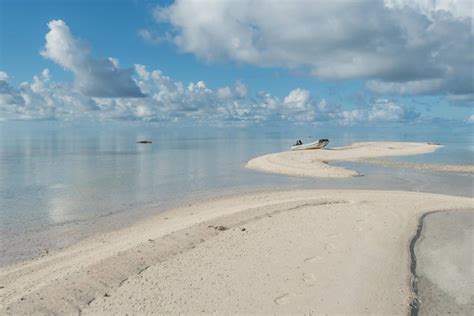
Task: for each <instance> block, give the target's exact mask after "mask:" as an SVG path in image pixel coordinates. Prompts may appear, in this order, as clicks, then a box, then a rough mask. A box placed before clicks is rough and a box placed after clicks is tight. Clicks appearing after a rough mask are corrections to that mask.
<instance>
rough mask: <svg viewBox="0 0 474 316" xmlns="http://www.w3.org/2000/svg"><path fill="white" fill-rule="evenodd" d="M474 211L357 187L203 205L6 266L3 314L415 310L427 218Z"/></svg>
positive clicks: (0, 289)
mask: <svg viewBox="0 0 474 316" xmlns="http://www.w3.org/2000/svg"><path fill="white" fill-rule="evenodd" d="M472 205H473V200H472V199H471V198H463V197H453V196H445V195H436V194H426V193H411V192H390V191H356V190H298V191H272V192H266V193H255V194H247V195H243V196H234V197H226V198H220V199H212V200H208V201H203V202H200V203H198V204H196V205H189V206H186V207H182V208H177V209H174V210H170V211H168V212H166V213H163V214H160V215H158V216H156V217H153V218H150V219H148V220H146V221H144V222H141V223H139V224H136V225H133V226H131V227H128V228H126V229H122V230H118V231H115V232H112V233H108V234H103V235H100V236H96V237H93V238H90V239H88V240H85V241H82V242H80V243H78V244H76V245H74V246H71V247H69V248H67V249H64V250H62V251H57V252H52V253H49V254H48V255H46V256H45V257H42V258H38V259H35V260H32V261H28V262H25V263H22V264H17V265H14V266H10V267H7V268H3V269H1V270H0V313H1V314H23V313H26V314H31V313H33V312H36V313H38V312H39V313H72V314H95V315H97V314H125V313H131V314H143V313H145V314H151V313H172V314H177V313H187V314H196V313H218V314H222V313H224V314H228V313H232V314H233V313H316V312H317V313H321V314H324V313H327V314H369V313H372V314H391V315H406V314H407V313H408V312H409V310H410V303H411V302H412V300H413V292H412V289H411V276H412V275H411V271H410V262H411V256H410V251H409V245H410V241H411V240H412V238H413V236H414V233H415V231H416V229H417V226H418V222H419V218H420V216H421V215H422V214H424V213H426V212H432V211H440V210H447V209H457V210H472ZM469 212H471V211H469Z"/></svg>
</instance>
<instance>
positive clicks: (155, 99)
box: [0, 65, 419, 126]
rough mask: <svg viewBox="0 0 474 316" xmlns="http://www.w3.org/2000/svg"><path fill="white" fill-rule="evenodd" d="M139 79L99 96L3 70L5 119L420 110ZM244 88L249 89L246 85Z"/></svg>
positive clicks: (391, 115)
mask: <svg viewBox="0 0 474 316" xmlns="http://www.w3.org/2000/svg"><path fill="white" fill-rule="evenodd" d="M134 76H135V80H136V82H137V85H138V86H139V87H140V89H141V90H142V91H144V92H145V93H146V94H147V96H146V97H144V98H96V97H89V96H86V95H84V94H82V93H80V92H78V91H76V90H75V89H71V87H70V86H69V85H68V84H67V83H58V82H55V81H54V80H53V78H51V75H50V73H49V71H48V70H47V69H45V70H44V71H42V73H41V74H40V75H37V76H34V77H33V79H32V80H31V81H30V82H23V83H21V84H20V85H19V86H18V87H14V86H12V85H11V84H10V83H9V81H8V75H7V74H6V73H5V72H0V120H75V119H89V120H131V121H145V122H164V123H166V124H169V123H171V122H183V123H187V124H193V125H196V124H197V125H214V126H216V125H217V126H222V125H226V126H228V125H233V126H247V125H254V124H267V123H269V124H273V123H275V122H276V123H278V122H283V123H286V124H301V123H306V124H308V123H309V124H313V123H318V122H334V123H342V124H363V123H374V122H381V121H382V122H396V121H409V120H415V119H417V118H418V117H419V113H417V112H414V111H413V110H409V109H406V108H405V107H403V106H401V105H397V104H395V103H393V102H390V101H387V100H379V101H377V102H376V103H375V104H374V105H371V106H367V107H365V108H361V109H358V110H354V111H343V109H342V108H341V106H339V105H336V104H331V103H329V102H327V101H326V100H324V99H320V100H317V99H316V97H315V96H312V95H311V93H310V92H309V91H308V90H305V89H301V88H296V89H294V90H292V91H289V92H288V94H287V95H286V96H285V97H283V98H281V99H280V98H278V97H276V96H273V95H271V94H270V93H268V92H264V91H259V92H257V93H256V94H254V95H252V94H250V93H249V91H248V89H247V87H246V86H245V85H244V84H243V83H242V82H240V81H238V82H236V83H235V85H233V86H225V87H220V88H216V89H212V88H210V87H208V86H207V84H206V83H205V82H204V81H198V82H191V83H188V84H184V83H182V82H181V81H176V80H173V79H172V78H170V77H168V76H166V75H164V74H163V73H162V72H161V71H160V70H148V69H147V68H146V67H145V66H144V65H135V73H134ZM244 87H245V88H244Z"/></svg>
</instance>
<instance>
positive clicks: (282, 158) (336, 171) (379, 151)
mask: <svg viewBox="0 0 474 316" xmlns="http://www.w3.org/2000/svg"><path fill="white" fill-rule="evenodd" d="M440 147H442V145H437V144H430V143H409V142H364V143H354V144H352V145H351V146H347V147H338V148H330V149H322V150H299V151H285V152H279V153H274V154H268V155H264V156H260V157H256V158H253V159H251V160H250V161H249V162H247V164H246V167H247V168H250V169H255V170H259V171H265V172H271V173H280V174H287V175H292V176H302V177H322V178H349V177H354V176H358V175H360V174H359V173H358V172H357V171H355V170H350V169H347V168H342V167H336V166H331V165H329V164H328V163H329V162H331V161H360V160H364V159H374V158H381V157H393V156H410V155H419V154H426V153H431V152H434V151H435V150H437V149H438V148H440Z"/></svg>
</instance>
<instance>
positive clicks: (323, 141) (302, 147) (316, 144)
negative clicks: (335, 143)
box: [291, 138, 329, 150]
mask: <svg viewBox="0 0 474 316" xmlns="http://www.w3.org/2000/svg"><path fill="white" fill-rule="evenodd" d="M328 144H329V139H326V138H323V139H320V140H318V141H317V142H312V143H308V144H303V143H302V142H301V140H298V141H297V142H296V144H294V145H293V146H291V150H305V149H321V148H324V147H326V146H327V145H328Z"/></svg>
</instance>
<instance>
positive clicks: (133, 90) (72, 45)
mask: <svg viewBox="0 0 474 316" xmlns="http://www.w3.org/2000/svg"><path fill="white" fill-rule="evenodd" d="M48 27H49V29H50V30H49V32H48V33H47V34H46V44H45V46H44V49H43V50H42V51H41V55H42V56H43V57H45V58H48V59H51V60H52V61H54V62H55V63H57V64H59V65H61V66H63V67H64V68H65V69H67V70H69V71H72V72H73V73H74V76H75V84H76V87H77V88H78V90H79V91H81V92H82V93H83V94H85V95H87V96H91V97H143V96H144V94H143V93H142V92H141V91H140V89H139V88H138V86H137V85H136V83H135V81H134V80H133V78H132V74H133V69H119V68H118V60H117V59H114V58H109V59H100V60H99V59H93V58H91V56H90V47H89V46H88V45H87V44H86V43H85V42H83V41H81V40H78V39H76V38H75V37H74V36H73V35H72V33H71V31H70V30H69V27H68V26H67V25H66V23H65V22H64V21H62V20H53V21H51V22H49V23H48Z"/></svg>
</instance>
